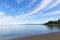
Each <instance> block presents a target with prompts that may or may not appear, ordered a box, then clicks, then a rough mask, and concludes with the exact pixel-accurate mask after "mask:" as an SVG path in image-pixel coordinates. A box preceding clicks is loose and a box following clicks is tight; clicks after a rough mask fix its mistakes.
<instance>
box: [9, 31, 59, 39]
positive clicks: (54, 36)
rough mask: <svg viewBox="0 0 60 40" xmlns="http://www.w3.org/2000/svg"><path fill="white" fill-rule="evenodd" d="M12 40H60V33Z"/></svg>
mask: <svg viewBox="0 0 60 40" xmlns="http://www.w3.org/2000/svg"><path fill="white" fill-rule="evenodd" d="M10 40H60V32H53V33H48V34H44V35H36V36H30V37H24V38H19V37H17V38H13V39H10Z"/></svg>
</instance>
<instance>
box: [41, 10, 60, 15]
mask: <svg viewBox="0 0 60 40" xmlns="http://www.w3.org/2000/svg"><path fill="white" fill-rule="evenodd" d="M57 14H60V10H56V11H53V12H48V13H46V14H43V15H42V16H51V15H57Z"/></svg>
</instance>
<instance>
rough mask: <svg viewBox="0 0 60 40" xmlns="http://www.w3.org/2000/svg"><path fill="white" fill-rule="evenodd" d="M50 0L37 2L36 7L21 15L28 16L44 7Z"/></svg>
mask: <svg viewBox="0 0 60 40" xmlns="http://www.w3.org/2000/svg"><path fill="white" fill-rule="evenodd" d="M46 1H47V2H46ZM51 1H52V0H43V1H42V2H41V3H39V4H38V7H37V8H36V9H34V10H33V11H32V12H29V13H28V14H25V15H22V18H26V17H27V16H29V15H31V14H35V13H37V12H38V11H40V10H42V9H43V8H45V7H46V5H48V4H49V3H50V2H51Z"/></svg>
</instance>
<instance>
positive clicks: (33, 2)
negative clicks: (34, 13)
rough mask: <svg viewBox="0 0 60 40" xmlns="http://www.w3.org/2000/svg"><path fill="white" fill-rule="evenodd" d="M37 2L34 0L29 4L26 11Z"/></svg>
mask: <svg viewBox="0 0 60 40" xmlns="http://www.w3.org/2000/svg"><path fill="white" fill-rule="evenodd" d="M36 1H37V0H32V1H31V2H30V3H29V4H27V6H26V7H25V8H24V9H26V8H28V7H30V6H31V5H33V4H35V3H36ZM24 9H23V10H24Z"/></svg>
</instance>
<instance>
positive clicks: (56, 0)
mask: <svg viewBox="0 0 60 40" xmlns="http://www.w3.org/2000/svg"><path fill="white" fill-rule="evenodd" d="M59 3H60V0H53V1H52V2H51V3H50V4H49V5H47V6H46V10H49V9H51V8H53V7H55V6H57V5H58V4H59Z"/></svg>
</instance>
